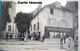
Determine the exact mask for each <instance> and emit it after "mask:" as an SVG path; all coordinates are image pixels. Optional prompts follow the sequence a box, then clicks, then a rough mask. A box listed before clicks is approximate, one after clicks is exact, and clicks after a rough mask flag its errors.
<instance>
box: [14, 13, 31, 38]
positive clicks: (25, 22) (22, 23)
mask: <svg viewBox="0 0 80 51" xmlns="http://www.w3.org/2000/svg"><path fill="white" fill-rule="evenodd" d="M32 18H33V15H32V14H31V13H22V12H19V13H17V15H16V17H15V20H14V22H15V23H16V26H17V29H18V32H19V33H20V35H19V36H20V39H21V37H24V35H25V34H24V32H26V31H27V32H29V27H30V25H31V20H32Z"/></svg>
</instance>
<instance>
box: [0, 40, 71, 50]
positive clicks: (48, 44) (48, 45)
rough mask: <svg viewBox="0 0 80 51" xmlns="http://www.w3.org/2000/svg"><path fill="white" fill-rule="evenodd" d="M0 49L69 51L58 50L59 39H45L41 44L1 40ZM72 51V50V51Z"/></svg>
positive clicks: (37, 42)
mask: <svg viewBox="0 0 80 51" xmlns="http://www.w3.org/2000/svg"><path fill="white" fill-rule="evenodd" d="M0 49H1V50H3V51H37V50H39V51H53V50H54V51H71V50H68V49H64V48H63V49H60V43H59V39H53V41H52V39H46V40H45V41H44V42H43V43H42V42H40V41H34V40H28V41H27V42H24V41H18V40H6V41H5V40H1V41H0ZM72 51H73V50H72Z"/></svg>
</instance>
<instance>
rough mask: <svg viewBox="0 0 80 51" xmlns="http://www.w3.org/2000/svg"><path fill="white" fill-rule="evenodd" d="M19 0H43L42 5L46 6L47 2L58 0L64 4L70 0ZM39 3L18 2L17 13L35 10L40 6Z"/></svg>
mask: <svg viewBox="0 0 80 51" xmlns="http://www.w3.org/2000/svg"><path fill="white" fill-rule="evenodd" d="M17 1H26V2H29V1H41V2H42V7H44V6H45V5H47V4H50V3H53V2H55V1H58V2H60V3H61V5H62V6H64V5H65V4H66V2H67V1H68V0H16V2H17ZM38 5H39V4H18V3H17V4H16V13H18V12H20V11H21V12H25V13H30V12H32V11H33V10H35V9H36V8H37V7H38Z"/></svg>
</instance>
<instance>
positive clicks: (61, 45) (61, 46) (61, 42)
mask: <svg viewBox="0 0 80 51" xmlns="http://www.w3.org/2000/svg"><path fill="white" fill-rule="evenodd" d="M63 39H64V37H63V35H61V36H60V48H63Z"/></svg>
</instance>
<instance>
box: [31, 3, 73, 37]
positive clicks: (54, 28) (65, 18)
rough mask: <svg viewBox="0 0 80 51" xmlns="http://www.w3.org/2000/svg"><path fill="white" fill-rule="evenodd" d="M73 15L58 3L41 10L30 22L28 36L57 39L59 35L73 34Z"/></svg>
mask: <svg viewBox="0 0 80 51" xmlns="http://www.w3.org/2000/svg"><path fill="white" fill-rule="evenodd" d="M72 31H73V13H72V11H71V10H69V9H66V8H65V7H63V6H61V4H60V3H59V2H54V3H52V4H49V5H46V6H44V7H43V8H41V9H40V10H39V11H38V12H37V14H36V15H34V18H33V20H32V22H31V26H30V34H34V33H35V34H38V33H39V34H40V37H43V36H45V37H46V38H59V37H60V35H67V34H73V33H72Z"/></svg>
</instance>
